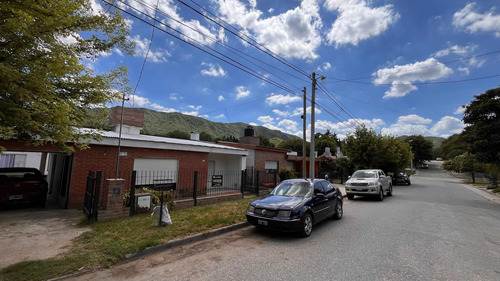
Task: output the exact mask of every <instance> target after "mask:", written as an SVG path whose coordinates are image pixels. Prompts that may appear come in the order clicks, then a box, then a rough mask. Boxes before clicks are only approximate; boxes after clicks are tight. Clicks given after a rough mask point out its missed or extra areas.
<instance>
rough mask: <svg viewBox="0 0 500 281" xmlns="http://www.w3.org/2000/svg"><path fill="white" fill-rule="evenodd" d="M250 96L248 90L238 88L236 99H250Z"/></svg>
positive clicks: (242, 87)
mask: <svg viewBox="0 0 500 281" xmlns="http://www.w3.org/2000/svg"><path fill="white" fill-rule="evenodd" d="M249 95H250V91H249V90H247V89H246V88H245V87H244V86H238V87H236V99H237V100H239V99H242V98H245V97H248V96H249Z"/></svg>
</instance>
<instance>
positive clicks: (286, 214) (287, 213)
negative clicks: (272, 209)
mask: <svg viewBox="0 0 500 281" xmlns="http://www.w3.org/2000/svg"><path fill="white" fill-rule="evenodd" d="M291 214H292V211H283V210H280V211H278V217H282V218H288V217H290V215H291Z"/></svg>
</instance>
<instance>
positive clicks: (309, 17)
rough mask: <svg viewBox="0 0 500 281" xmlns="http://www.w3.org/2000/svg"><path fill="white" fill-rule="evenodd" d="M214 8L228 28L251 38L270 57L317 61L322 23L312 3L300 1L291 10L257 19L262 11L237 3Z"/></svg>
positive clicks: (222, 2)
mask: <svg viewBox="0 0 500 281" xmlns="http://www.w3.org/2000/svg"><path fill="white" fill-rule="evenodd" d="M218 4H219V13H220V14H221V15H222V16H223V17H224V18H225V19H226V21H227V22H228V23H229V24H232V25H237V26H239V27H240V28H242V29H244V31H245V32H247V33H250V34H253V36H254V37H255V38H256V40H257V42H258V43H259V44H261V45H264V46H266V47H267V48H269V49H270V50H271V51H273V52H274V53H276V54H278V55H281V56H284V57H287V58H299V59H315V58H317V57H318V54H316V49H317V48H318V47H319V46H320V45H321V40H322V39H321V34H320V29H321V27H322V22H321V17H320V15H319V6H318V3H317V1H316V0H304V1H301V3H300V6H298V7H296V8H295V9H293V10H288V11H286V12H284V13H282V14H279V15H274V16H271V17H268V18H261V17H262V16H263V13H262V11H260V10H257V9H256V8H255V7H254V6H252V5H249V7H247V6H245V4H244V3H243V2H241V1H238V0H220V1H218Z"/></svg>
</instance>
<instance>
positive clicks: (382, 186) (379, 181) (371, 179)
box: [345, 169, 392, 201]
mask: <svg viewBox="0 0 500 281" xmlns="http://www.w3.org/2000/svg"><path fill="white" fill-rule="evenodd" d="M345 191H346V193H347V199H349V200H352V199H354V195H370V196H377V199H378V200H379V201H382V200H384V193H385V194H387V196H392V179H391V177H390V176H387V175H386V174H385V173H384V171H382V170H379V169H372V170H358V171H356V172H354V174H352V176H351V177H350V178H349V180H347V181H346V183H345Z"/></svg>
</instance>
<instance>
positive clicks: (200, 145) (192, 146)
mask: <svg viewBox="0 0 500 281" xmlns="http://www.w3.org/2000/svg"><path fill="white" fill-rule="evenodd" d="M80 131H81V132H82V133H98V134H99V135H101V136H102V139H101V140H91V141H90V143H91V144H95V145H111V146H118V140H119V137H120V135H119V133H118V132H113V131H99V130H96V129H89V128H82V129H80ZM120 146H122V147H140V148H153V149H169V150H181V151H194V152H208V153H219V154H233V155H244V156H246V155H248V150H246V149H241V148H237V147H231V146H226V145H220V144H216V143H210V142H202V141H193V140H184V139H174V138H167V137H159V136H151V135H137V134H124V133H122V135H121V140H120Z"/></svg>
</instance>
